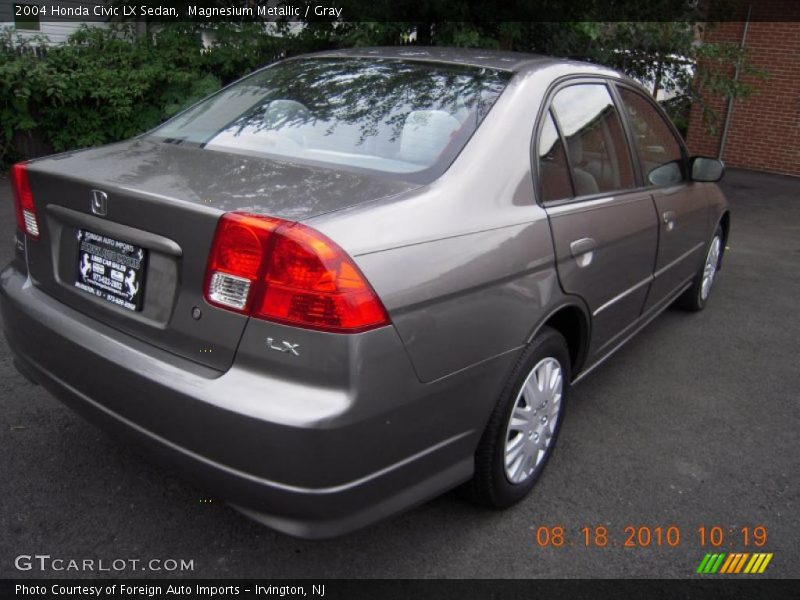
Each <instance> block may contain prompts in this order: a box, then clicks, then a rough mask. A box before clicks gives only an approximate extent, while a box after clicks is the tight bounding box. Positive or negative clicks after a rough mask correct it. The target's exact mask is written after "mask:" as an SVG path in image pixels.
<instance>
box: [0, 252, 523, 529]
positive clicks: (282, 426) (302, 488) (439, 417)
mask: <svg viewBox="0 0 800 600" xmlns="http://www.w3.org/2000/svg"><path fill="white" fill-rule="evenodd" d="M0 311H1V312H2V317H3V321H4V325H5V335H6V337H7V339H8V342H9V345H10V347H11V350H12V352H13V354H14V356H15V359H16V360H17V361H19V362H20V363H21V366H22V368H23V370H24V371H25V372H26V373H27V374H28V375H29V376H31V377H32V378H34V379H35V380H36V381H37V382H38V383H40V384H42V385H43V386H44V387H45V388H47V389H48V390H49V391H51V392H52V393H53V394H54V395H56V396H57V397H58V398H59V399H61V400H62V401H63V402H65V403H66V404H68V405H69V406H71V407H72V408H73V409H75V410H76V411H77V412H79V413H81V414H83V415H84V416H86V417H87V418H89V419H90V420H91V421H94V422H96V423H97V424H99V425H100V426H102V427H103V428H104V429H107V430H110V431H112V432H116V433H119V434H122V435H125V436H127V437H129V438H133V439H134V440H135V441H137V442H139V443H141V444H142V445H144V446H145V447H147V448H148V449H149V450H151V453H152V454H154V455H156V456H157V458H159V459H161V460H164V461H166V462H168V463H169V464H172V465H174V466H177V467H178V468H179V469H180V470H181V471H183V472H185V473H187V474H189V475H191V476H192V477H193V478H194V479H196V480H198V481H199V482H200V483H201V485H203V486H204V487H206V488H207V489H208V490H209V492H211V493H214V494H215V495H217V496H219V497H221V498H223V499H225V500H227V501H229V502H230V503H231V504H232V505H234V506H235V507H237V508H239V509H240V510H242V512H245V513H246V514H248V515H249V516H251V517H253V518H256V519H257V520H259V521H261V522H263V523H265V524H266V525H268V526H270V527H272V528H274V529H277V530H279V531H282V532H285V533H288V534H291V535H295V536H298V537H306V538H322V537H330V536H335V535H339V534H342V533H346V532H348V531H351V530H353V529H357V528H359V527H362V526H364V525H367V524H369V523H371V522H374V521H376V520H379V519H381V518H383V517H386V516H389V515H391V514H393V513H396V512H399V511H401V510H404V509H406V508H409V507H411V506H414V505H416V504H419V503H421V502H424V501H425V500H427V499H429V498H431V497H433V496H436V495H438V494H440V493H442V492H443V491H445V490H447V489H449V488H452V487H454V486H456V485H458V484H459V483H461V482H463V481H465V480H466V479H468V478H469V477H470V476H471V474H472V469H473V460H472V455H473V452H474V449H475V446H476V444H477V441H478V439H479V437H480V433H481V431H482V429H483V425H484V423H485V420H486V419H487V418H488V415H489V412H490V410H491V407H492V405H493V403H494V400H493V399H494V398H496V393H497V390H498V389H499V387H498V386H499V385H500V384H501V381H502V378H503V376H504V373H505V370H506V369H505V366H506V364H508V363H510V361H511V360H512V359H513V356H511V355H504V356H502V357H498V358H496V359H492V360H491V361H487V362H486V363H482V364H481V365H480V366H478V367H474V368H472V369H468V370H467V371H464V372H462V373H460V374H459V375H458V376H453V377H449V378H447V379H445V380H440V381H438V382H434V383H432V384H421V383H420V382H419V381H418V380H417V379H416V377H415V376H414V375H413V370H412V369H411V368H410V365H409V363H408V361H407V358H406V356H405V354H404V352H402V345H401V343H400V341H399V339H398V338H397V334H396V332H395V331H394V329H393V328H391V327H387V328H383V329H380V330H375V331H372V332H368V333H365V334H361V335H362V337H361V339H359V340H358V343H357V347H358V348H361V349H362V350H361V352H362V356H361V357H360V358H359V360H360V361H361V362H360V363H359V369H358V372H357V373H355V374H354V376H353V378H352V380H351V381H349V382H347V383H346V385H344V386H342V387H340V388H335V387H326V386H323V385H315V386H311V385H303V384H301V383H299V382H298V381H291V380H287V379H279V378H277V377H273V376H267V375H265V374H264V373H263V372H258V371H256V370H255V369H254V368H253V365H252V364H250V363H248V362H245V363H244V364H240V363H239V361H234V364H233V366H232V367H231V368H230V369H229V370H228V371H226V372H224V373H222V372H219V371H214V370H212V369H209V368H207V367H204V366H201V365H199V364H196V363H194V362H192V361H189V360H186V359H183V358H181V357H177V356H175V355H172V354H170V353H168V352H165V351H162V350H160V349H158V348H155V347H153V346H151V345H148V344H146V343H143V342H141V341H139V340H136V339H135V338H132V337H130V336H128V335H126V334H123V333H121V332H119V331H117V330H114V329H112V328H110V327H107V326H105V325H103V324H102V323H100V322H98V321H96V320H94V319H91V318H89V317H87V316H85V315H83V314H82V313H79V312H77V311H75V310H72V309H70V308H68V307H66V306H64V305H63V304H61V303H59V302H57V301H56V300H54V299H53V298H51V297H50V296H47V295H46V294H44V293H42V292H41V291H39V290H38V289H36V287H35V286H34V285H32V283H31V281H30V280H29V279H28V277H27V275H25V274H23V273H21V272H20V271H18V270H17V269H16V268H15V267H14V266H10V267H8V268H6V269H5V270H4V271H3V272H2V273H0ZM387 357H388V358H387ZM391 357H395V358H391ZM371 361H380V365H381V366H380V368H378V367H377V366H376V365H371V364H370V363H371ZM387 361H388V363H389V364H388V369H389V371H390V373H389V374H387V373H386V370H387ZM393 361H394V362H393ZM371 367H375V368H376V369H378V370H380V369H383V371H384V373H382V378H383V379H385V380H387V381H388V382H389V383H390V384H391V385H389V386H386V388H385V389H384V390H383V393H381V394H380V395H378V394H376V389H377V388H376V385H375V383H374V381H370V382H364V381H362V380H361V379H363V378H364V377H368V375H366V374H367V373H369V372H370V370H371ZM372 370H374V369H372ZM365 394H366V395H365ZM453 415H457V416H456V417H455V418H452V417H453Z"/></svg>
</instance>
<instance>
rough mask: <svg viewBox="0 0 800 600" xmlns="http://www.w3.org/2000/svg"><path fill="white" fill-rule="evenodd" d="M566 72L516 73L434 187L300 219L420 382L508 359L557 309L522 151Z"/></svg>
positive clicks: (550, 262) (549, 258)
mask: <svg viewBox="0 0 800 600" xmlns="http://www.w3.org/2000/svg"><path fill="white" fill-rule="evenodd" d="M572 70H574V68H573V67H569V66H564V65H558V66H555V65H554V66H548V67H544V68H540V69H538V70H535V71H532V72H530V73H526V74H517V75H516V76H515V77H514V78H513V79H512V80H511V81H510V82H509V84H508V87H507V88H506V90H505V91H504V92H503V94H502V95H501V96H500V98H499V99H498V100H497V102H496V104H495V106H494V107H493V108H492V109H491V111H490V112H489V114H488V115H487V117H486V118H485V120H484V122H483V123H482V124H481V126H480V127H479V128H478V130H477V131H476V133H475V134H474V135H473V138H472V139H471V140H470V142H469V143H468V144H467V146H466V147H465V148H464V150H463V151H462V153H461V154H460V155H459V157H458V158H457V159H456V161H455V162H454V163H453V165H451V167H450V169H449V170H448V171H447V172H446V173H445V174H444V175H443V176H442V177H441V178H439V179H438V180H437V181H435V182H434V183H433V184H431V185H429V186H426V187H424V188H421V189H419V190H414V191H411V192H408V193H405V194H400V195H398V196H395V197H394V198H390V199H386V200H382V201H378V202H375V203H372V204H370V205H361V206H359V207H355V208H353V209H346V210H343V211H339V212H337V213H332V214H330V215H323V216H320V217H317V218H313V219H310V220H309V221H308V223H309V224H310V225H312V226H313V227H315V228H317V229H319V230H320V231H322V232H324V233H325V234H326V235H329V236H330V237H331V238H332V239H334V240H335V241H336V242H337V243H339V244H340V245H341V246H342V247H343V248H344V249H345V250H347V251H348V252H349V253H350V255H351V256H353V257H354V258H355V260H356V262H357V264H358V265H359V267H360V268H361V269H362V271H363V272H364V274H365V275H366V276H367V278H368V280H369V281H370V283H371V284H372V285H373V287H374V288H375V290H376V291H377V293H378V294H379V296H380V297H381V299H382V300H383V302H384V303H385V305H386V308H387V309H388V311H389V313H390V316H391V318H392V322H393V323H394V325H395V327H396V328H397V331H398V332H399V334H400V336H401V338H402V339H403V341H404V343H405V346H406V349H407V351H408V353H409V355H410V358H411V360H412V363H413V364H414V368H415V370H416V372H417V375H418V376H419V378H420V379H421V380H422V381H432V380H436V379H439V378H442V377H445V376H447V375H449V374H451V373H453V372H456V371H458V370H460V369H465V368H467V367H470V366H471V365H475V364H477V363H480V362H482V361H485V360H488V359H490V358H492V357H494V356H497V355H500V354H503V353H507V352H513V351H518V350H519V349H520V348H521V347H522V346H524V345H525V344H526V343H527V341H528V340H529V339H530V336H531V334H532V333H533V332H534V331H535V329H536V328H537V327H538V325H539V323H540V322H541V321H542V319H543V318H544V317H545V315H547V314H549V313H550V312H551V309H552V308H553V307H555V306H558V305H559V304H563V303H565V301H566V299H565V296H564V294H563V293H562V292H561V290H560V288H559V284H558V279H557V276H556V272H555V268H554V256H553V245H552V241H551V238H550V232H549V227H548V223H547V216H546V214H545V212H544V210H543V209H542V208H541V207H540V206H538V205H537V203H536V200H535V193H534V185H533V179H532V176H531V162H530V148H531V136H532V132H533V127H534V122H535V120H536V115H537V113H538V110H539V105H540V103H541V102H542V98H543V95H544V92H545V90H546V89H547V87H548V85H549V83H550V82H551V81H552V80H553V79H555V78H557V77H560V76H561V75H565V74H568V73H570V72H572ZM585 70H586V68H584V71H585Z"/></svg>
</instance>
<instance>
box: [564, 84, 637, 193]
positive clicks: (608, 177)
mask: <svg viewBox="0 0 800 600" xmlns="http://www.w3.org/2000/svg"><path fill="white" fill-rule="evenodd" d="M552 110H553V111H554V113H555V115H556V118H557V119H558V125H559V127H560V129H561V134H562V135H563V137H564V140H565V141H566V145H567V154H568V156H569V164H570V172H571V175H572V184H573V186H574V188H575V195H576V196H587V195H592V194H598V193H603V192H613V191H619V190H625V189H630V188H633V187H635V178H634V175H633V167H632V163H631V156H630V153H629V151H628V146H627V143H626V141H625V135H624V132H623V129H622V123H621V121H620V116H619V113H618V112H617V109H616V107H615V105H614V102H613V100H612V99H611V94H610V93H609V91H608V88H607V87H606V86H605V84H602V83H586V84H576V85H571V86H569V87H566V88H564V89H562V90H560V91H559V92H557V93H556V95H555V97H554V98H553V103H552Z"/></svg>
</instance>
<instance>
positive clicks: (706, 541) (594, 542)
mask: <svg viewBox="0 0 800 600" xmlns="http://www.w3.org/2000/svg"><path fill="white" fill-rule="evenodd" d="M767 537H768V535H767V528H766V527H764V526H763V525H755V526H744V527H723V526H721V525H711V526H706V525H701V526H700V527H697V528H696V529H692V530H690V531H684V530H683V529H682V528H681V527H679V526H677V525H667V526H660V525H659V526H649V525H626V526H624V527H622V528H618V529H614V528H611V527H607V526H606V525H584V526H583V527H581V528H580V529H577V530H570V529H566V528H564V527H563V526H562V525H553V526H546V525H542V526H540V527H538V528H536V543H537V544H538V545H539V546H540V547H542V548H561V547H564V546H568V547H569V546H585V547H587V548H607V547H619V548H651V547H656V548H658V547H666V548H677V547H679V546H682V545H684V544H691V545H696V546H699V547H700V548H722V547H727V546H737V547H745V548H763V547H764V546H765V545H766V543H767Z"/></svg>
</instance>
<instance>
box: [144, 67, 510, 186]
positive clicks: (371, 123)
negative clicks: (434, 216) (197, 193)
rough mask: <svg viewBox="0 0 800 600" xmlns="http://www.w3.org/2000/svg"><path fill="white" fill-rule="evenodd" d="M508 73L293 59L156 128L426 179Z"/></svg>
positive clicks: (159, 132) (229, 145)
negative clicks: (426, 175) (425, 175)
mask: <svg viewBox="0 0 800 600" xmlns="http://www.w3.org/2000/svg"><path fill="white" fill-rule="evenodd" d="M510 77H511V74H510V73H507V72H505V71H497V70H492V69H484V68H478V67H468V66H459V65H445V64H439V63H436V64H430V63H421V62H406V61H398V60H389V59H383V60H381V59H297V60H289V61H286V62H282V63H278V64H276V65H274V66H272V67H270V68H267V69H264V70H262V71H258V72H256V73H254V74H253V75H250V76H249V77H246V78H245V79H243V80H241V81H239V82H237V83H235V84H233V85H232V86H230V87H228V88H226V89H224V90H222V91H221V92H219V93H217V94H215V95H213V96H211V97H209V98H208V99H206V100H204V101H203V102H201V103H200V104H198V105H196V106H194V107H192V108H191V109H189V110H188V111H186V112H184V113H181V114H180V115H178V116H177V117H175V118H173V119H172V120H170V121H168V122H167V123H165V124H164V125H162V126H161V127H159V128H158V129H156V130H155V131H154V132H152V133H151V134H150V135H151V137H154V138H156V139H159V140H161V141H164V142H169V143H174V144H191V145H196V146H200V147H202V148H204V149H206V150H215V151H221V152H232V153H240V154H248V155H257V156H268V157H273V158H274V157H277V158H285V159H288V160H292V161H294V162H306V163H312V164H322V165H331V166H333V165H335V166H344V167H350V168H354V169H357V170H361V169H368V170H374V171H379V172H383V173H387V174H394V175H400V176H407V175H416V176H414V177H411V178H412V179H419V178H420V177H419V176H421V175H423V174H428V175H438V174H439V173H440V172H443V171H444V170H445V169H446V168H447V167H448V166H449V165H450V163H451V162H452V161H453V159H454V158H455V156H456V155H457V154H458V152H460V150H461V148H463V146H464V144H466V142H467V140H468V139H469V137H470V136H471V135H472V133H473V132H474V131H475V129H476V128H477V127H478V125H479V124H480V122H481V120H482V119H483V117H484V116H485V115H486V113H487V111H488V110H489V108H490V107H491V106H492V104H493V103H494V101H495V99H496V98H497V97H498V95H499V94H500V92H501V91H502V90H503V88H504V87H505V85H506V83H507V81H508V79H509V78H510ZM422 178H423V179H424V178H426V177H422Z"/></svg>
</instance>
